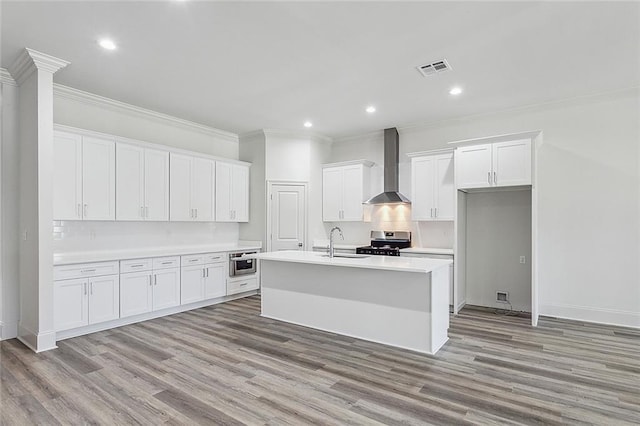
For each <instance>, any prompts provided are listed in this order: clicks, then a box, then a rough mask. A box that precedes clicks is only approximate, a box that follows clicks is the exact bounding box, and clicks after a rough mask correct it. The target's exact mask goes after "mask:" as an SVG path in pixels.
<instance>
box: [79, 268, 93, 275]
mask: <svg viewBox="0 0 640 426" xmlns="http://www.w3.org/2000/svg"><path fill="white" fill-rule="evenodd" d="M95 271H96V270H95V269H82V270H81V271H80V272H81V273H83V274H88V273H90V272H95Z"/></svg>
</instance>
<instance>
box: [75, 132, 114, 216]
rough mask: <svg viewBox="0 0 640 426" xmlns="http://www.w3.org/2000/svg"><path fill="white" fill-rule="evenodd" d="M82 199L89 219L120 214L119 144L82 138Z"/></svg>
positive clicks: (85, 213)
mask: <svg viewBox="0 0 640 426" xmlns="http://www.w3.org/2000/svg"><path fill="white" fill-rule="evenodd" d="M82 202H83V209H84V214H83V217H84V219H85V220H115V218H116V209H115V207H116V206H115V204H116V144H115V142H114V141H111V140H107V139H99V138H94V137H87V136H85V137H83V138H82Z"/></svg>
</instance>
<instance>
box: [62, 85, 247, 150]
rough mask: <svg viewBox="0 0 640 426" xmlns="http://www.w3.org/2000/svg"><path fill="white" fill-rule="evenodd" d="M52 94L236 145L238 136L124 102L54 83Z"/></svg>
mask: <svg viewBox="0 0 640 426" xmlns="http://www.w3.org/2000/svg"><path fill="white" fill-rule="evenodd" d="M53 94H54V95H55V96H58V97H60V98H64V99H70V100H74V101H79V102H83V103H85V104H88V105H95V106H99V107H102V108H108V109H110V110H112V111H116V112H123V113H127V114H133V115H136V116H138V117H142V118H146V119H147V120H153V121H156V122H160V123H165V124H171V125H173V126H177V127H181V128H185V129H187V130H191V131H196V132H199V133H203V134H205V135H208V136H213V137H216V138H219V139H223V140H224V141H227V142H235V143H238V135H237V134H235V133H232V132H227V131H225V130H220V129H216V128H214V127H209V126H205V125H204V124H199V123H195V122H193V121H189V120H184V119H182V118H177V117H174V116H171V115H168V114H163V113H161V112H156V111H152V110H150V109H146V108H142V107H138V106H135V105H131V104H127V103H125V102H121V101H117V100H115V99H110V98H106V97H104V96H100V95H96V94H93V93H89V92H85V91H83V90H79V89H74V88H73V87H69V86H63V85H61V84H57V83H54V85H53Z"/></svg>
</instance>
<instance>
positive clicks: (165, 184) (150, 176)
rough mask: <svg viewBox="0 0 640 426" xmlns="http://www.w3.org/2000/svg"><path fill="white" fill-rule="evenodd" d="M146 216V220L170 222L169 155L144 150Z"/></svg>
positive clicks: (153, 150)
mask: <svg viewBox="0 0 640 426" xmlns="http://www.w3.org/2000/svg"><path fill="white" fill-rule="evenodd" d="M144 207H145V210H144V215H145V219H146V220H158V221H167V220H169V153H168V152H166V151H159V150H157V149H145V150H144Z"/></svg>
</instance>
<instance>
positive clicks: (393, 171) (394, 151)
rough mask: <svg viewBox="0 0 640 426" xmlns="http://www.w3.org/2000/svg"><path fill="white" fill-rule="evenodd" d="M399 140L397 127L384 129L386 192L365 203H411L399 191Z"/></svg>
mask: <svg viewBox="0 0 640 426" xmlns="http://www.w3.org/2000/svg"><path fill="white" fill-rule="evenodd" d="M399 141H400V138H399V137H398V130H397V129H396V128H395V127H392V128H390V129H384V192H383V193H381V194H378V195H376V196H375V197H372V198H370V199H368V200H367V201H365V202H364V203H365V204H411V201H409V199H408V198H407V197H405V196H404V195H402V194H401V193H400V192H399V191H398V158H399V156H400V151H399Z"/></svg>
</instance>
